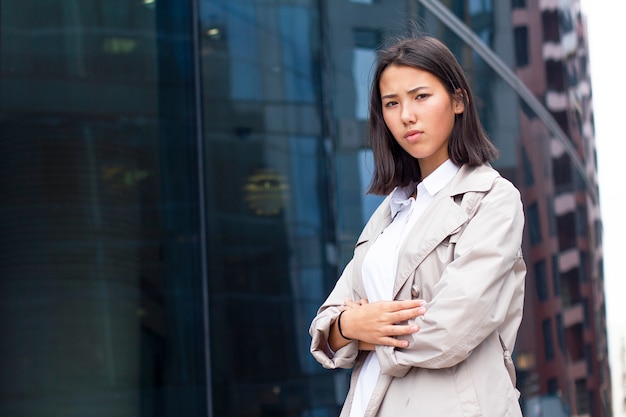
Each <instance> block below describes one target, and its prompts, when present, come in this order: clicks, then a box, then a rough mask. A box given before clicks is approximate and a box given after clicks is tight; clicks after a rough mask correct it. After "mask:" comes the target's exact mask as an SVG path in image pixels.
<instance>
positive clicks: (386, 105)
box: [385, 101, 396, 107]
mask: <svg viewBox="0 0 626 417" xmlns="http://www.w3.org/2000/svg"><path fill="white" fill-rule="evenodd" d="M395 105H396V102H395V101H388V102H386V103H385V107H393V106H395Z"/></svg>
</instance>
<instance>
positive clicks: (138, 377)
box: [0, 0, 207, 417]
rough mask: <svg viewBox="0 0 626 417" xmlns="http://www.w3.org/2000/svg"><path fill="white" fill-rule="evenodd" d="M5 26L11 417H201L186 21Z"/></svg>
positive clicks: (12, 15)
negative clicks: (87, 416) (182, 416)
mask: <svg viewBox="0 0 626 417" xmlns="http://www.w3.org/2000/svg"><path fill="white" fill-rule="evenodd" d="M0 7H1V9H0V71H1V78H0V159H1V161H0V312H1V314H0V339H1V340H2V341H3V342H2V343H1V344H0V367H1V369H2V372H1V373H0V398H1V400H0V416H3V417H4V416H7V417H9V416H10V417H19V416H24V417H37V416H45V417H53V416H59V417H60V416H63V417H73V416H77V417H78V416H86V415H89V416H129V417H131V416H132V417H135V416H146V417H148V416H181V415H184V416H205V415H207V405H206V394H205V393H206V381H205V379H206V376H205V375H206V364H205V360H204V351H205V349H204V346H205V345H204V333H203V328H204V327H203V325H202V322H203V314H202V311H203V309H202V306H203V304H202V291H201V288H202V281H201V279H202V278H201V277H202V275H201V274H200V265H201V255H202V254H201V251H200V247H201V243H202V239H201V234H200V230H201V229H200V227H199V222H198V219H199V211H198V202H199V197H198V189H199V185H198V178H199V173H198V168H197V164H196V160H197V149H196V143H197V141H196V136H195V133H194V132H195V126H196V121H195V116H194V115H195V111H196V109H195V107H194V104H193V103H194V101H193V97H194V72H193V66H192V62H193V48H192V36H191V35H192V29H191V28H192V25H191V22H192V21H193V15H192V9H191V5H190V4H189V2H184V1H161V2H154V1H146V0H144V1H120V0H81V1H71V0H19V1H18V0H6V1H3V2H2V3H1V6H0Z"/></svg>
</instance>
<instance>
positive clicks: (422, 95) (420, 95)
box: [415, 94, 428, 100]
mask: <svg viewBox="0 0 626 417" xmlns="http://www.w3.org/2000/svg"><path fill="white" fill-rule="evenodd" d="M426 97H428V94H418V95H416V96H415V99H416V100H424V99H425V98H426Z"/></svg>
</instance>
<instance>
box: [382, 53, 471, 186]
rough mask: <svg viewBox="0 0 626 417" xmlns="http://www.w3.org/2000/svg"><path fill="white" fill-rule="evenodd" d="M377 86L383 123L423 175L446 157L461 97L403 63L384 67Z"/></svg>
mask: <svg viewBox="0 0 626 417" xmlns="http://www.w3.org/2000/svg"><path fill="white" fill-rule="evenodd" d="M379 87H380V95H381V100H382V109H383V110H382V111H383V118H384V120H385V124H386V125H387V127H388V128H389V130H390V131H391V133H392V135H393V137H394V138H395V140H396V141H397V142H398V144H399V145H400V146H401V147H402V149H404V150H405V151H406V152H407V153H409V154H410V155H411V156H412V157H413V158H416V159H417V160H418V161H419V164H420V170H421V172H422V176H423V177H426V176H427V175H429V174H430V173H431V172H433V171H434V170H435V169H436V168H437V167H438V166H439V165H441V164H442V163H443V162H445V161H446V159H448V140H449V139H450V134H451V133H452V128H453V126H454V116H455V115H456V114H460V113H463V110H464V108H465V107H464V105H463V100H461V99H460V97H454V96H451V95H450V94H449V93H448V91H447V90H446V89H445V87H444V86H443V84H442V83H441V81H439V79H438V78H437V77H435V76H434V75H433V74H431V73H430V72H428V71H424V70H421V69H418V68H413V67H409V66H403V65H402V66H400V65H391V66H389V67H387V68H386V69H385V70H384V71H383V72H382V74H381V77H380V85H379Z"/></svg>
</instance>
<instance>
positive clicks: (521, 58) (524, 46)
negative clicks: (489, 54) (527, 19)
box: [513, 26, 529, 68]
mask: <svg viewBox="0 0 626 417" xmlns="http://www.w3.org/2000/svg"><path fill="white" fill-rule="evenodd" d="M513 37H514V42H515V65H516V66H517V67H518V68H520V67H525V66H526V65H528V62H529V58H528V56H529V55H528V27H527V26H518V27H516V28H515V29H514V30H513Z"/></svg>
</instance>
